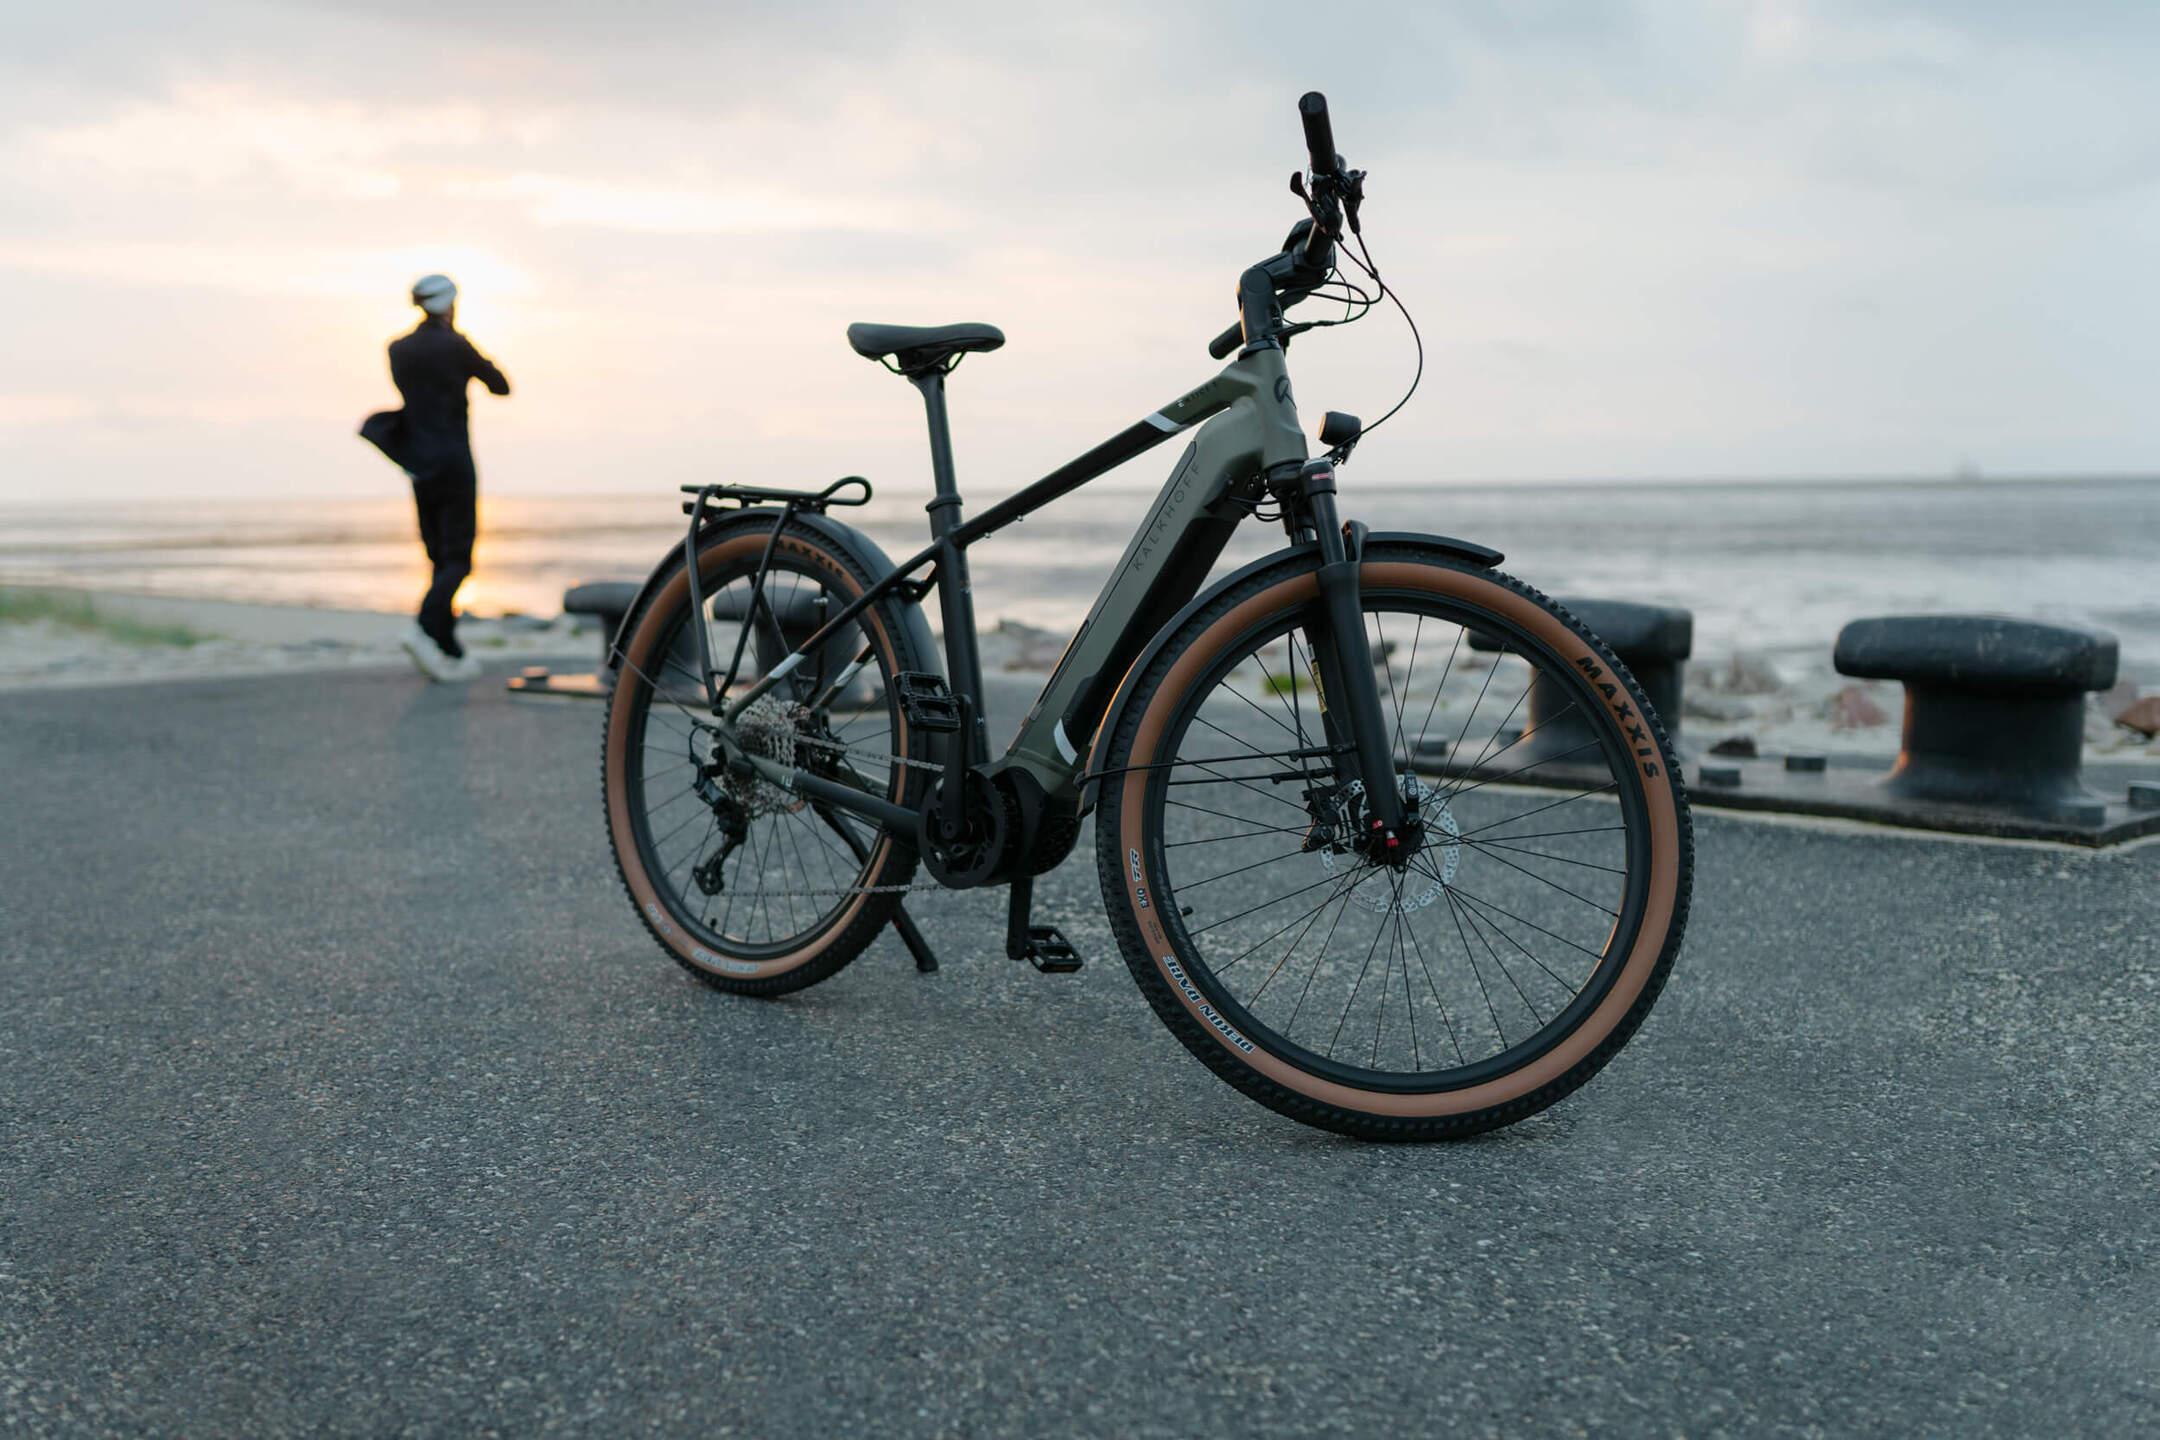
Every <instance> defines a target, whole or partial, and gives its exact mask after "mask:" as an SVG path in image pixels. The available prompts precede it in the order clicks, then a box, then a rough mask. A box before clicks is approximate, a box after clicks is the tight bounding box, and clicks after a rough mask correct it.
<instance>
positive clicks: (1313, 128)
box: [1297, 90, 1342, 175]
mask: <svg viewBox="0 0 2160 1440" xmlns="http://www.w3.org/2000/svg"><path fill="white" fill-rule="evenodd" d="M1297 108H1298V116H1299V118H1300V119H1302V120H1303V121H1304V122H1305V154H1306V157H1307V158H1308V159H1310V160H1311V161H1312V172H1313V174H1315V175H1335V174H1340V173H1341V171H1342V159H1341V157H1340V156H1338V155H1337V154H1336V153H1335V127H1334V126H1333V125H1331V124H1329V123H1328V113H1327V96H1325V95H1322V94H1321V93H1320V92H1319V91H1317V90H1308V91H1306V92H1305V93H1304V94H1303V95H1302V96H1300V97H1299V98H1298V102H1297Z"/></svg>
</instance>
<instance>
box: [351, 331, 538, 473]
mask: <svg viewBox="0 0 2160 1440" xmlns="http://www.w3.org/2000/svg"><path fill="white" fill-rule="evenodd" d="M390 378H391V380H392V381H394V382H396V384H397V388H398V394H400V395H402V396H403V397H404V398H405V408H404V409H402V410H383V411H379V412H378V413H376V414H373V415H370V416H368V417H367V419H366V420H364V421H362V422H361V425H360V436H361V438H362V439H364V440H366V441H367V442H368V443H369V444H371V445H373V446H374V447H375V448H376V449H378V450H380V451H382V452H383V454H385V455H387V456H389V457H390V459H391V460H392V462H394V463H395V464H397V465H398V466H399V467H400V468H402V469H404V470H406V471H408V472H409V473H411V474H412V476H413V477H414V478H415V479H421V480H425V479H428V478H429V477H430V476H431V475H432V474H433V473H434V472H435V471H437V470H439V469H441V468H442V467H443V465H444V464H445V462H447V461H449V460H451V459H453V458H461V457H462V456H463V455H464V454H465V453H467V452H468V451H469V450H470V448H471V443H472V442H471V440H470V438H469V436H468V434H467V431H466V404H465V387H466V386H467V384H469V383H470V382H472V381H474V380H478V381H479V382H480V383H481V384H483V385H485V386H487V388H488V391H489V393H491V394H495V395H508V394H509V393H510V382H509V381H508V380H506V379H505V378H503V373H502V371H500V370H498V369H496V368H495V362H494V361H492V360H490V359H488V358H487V356H485V355H482V354H481V353H480V352H479V351H478V350H477V349H475V348H473V343H472V341H470V340H468V339H466V338H465V337H464V336H463V335H460V334H459V333H458V332H457V331H455V330H453V329H451V328H450V327H449V326H448V325H446V324H443V323H441V322H439V321H435V320H423V321H421V322H420V324H419V325H418V326H417V327H416V328H415V329H414V330H413V332H412V333H411V334H410V335H401V336H399V337H398V338H397V339H395V340H393V341H391V342H390Z"/></svg>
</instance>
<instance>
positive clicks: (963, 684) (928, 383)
mask: <svg viewBox="0 0 2160 1440" xmlns="http://www.w3.org/2000/svg"><path fill="white" fill-rule="evenodd" d="M908 383H909V384H911V385H913V386H914V387H915V388H916V389H917V390H920V391H921V392H922V397H923V410H924V412H925V414H926V415H927V416H928V418H929V421H930V480H931V483H932V484H933V485H934V486H936V488H937V494H936V495H934V496H932V497H931V500H930V503H929V504H927V505H925V506H924V507H923V508H924V509H925V510H927V511H929V512H930V533H931V535H932V536H933V537H934V538H935V539H936V541H937V547H938V560H937V591H938V615H939V618H940V620H941V621H942V623H943V625H944V629H945V669H946V676H947V679H948V680H950V682H951V684H952V687H953V689H954V690H955V691H956V692H957V693H959V694H961V695H964V696H966V697H968V701H969V706H970V715H969V719H970V724H969V730H970V731H971V732H972V733H970V734H969V735H968V737H967V739H968V750H969V754H970V756H971V757H972V759H973V762H974V763H975V764H978V765H979V764H981V763H982V762H983V761H985V760H987V759H989V757H990V742H989V730H988V728H987V727H986V725H985V722H984V717H983V713H982V656H981V655H980V654H979V653H978V652H977V650H976V646H975V592H974V588H973V586H972V585H971V583H970V582H969V580H968V565H967V550H966V549H965V547H963V546H960V545H957V544H955V543H953V541H952V539H951V538H950V537H951V535H952V532H953V531H954V530H956V529H958V528H959V525H960V486H959V482H958V481H957V480H955V479H954V478H953V456H952V426H951V422H950V421H949V420H948V419H947V418H946V415H945V372H944V371H943V370H939V369H931V370H925V371H921V372H919V373H917V374H913V375H910V376H908Z"/></svg>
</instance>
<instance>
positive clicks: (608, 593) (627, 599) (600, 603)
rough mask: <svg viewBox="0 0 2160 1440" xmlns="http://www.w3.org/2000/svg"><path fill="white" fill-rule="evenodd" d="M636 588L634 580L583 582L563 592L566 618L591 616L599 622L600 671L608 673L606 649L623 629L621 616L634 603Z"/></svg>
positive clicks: (608, 656)
mask: <svg viewBox="0 0 2160 1440" xmlns="http://www.w3.org/2000/svg"><path fill="white" fill-rule="evenodd" d="M637 593H638V586H637V582H636V581H634V580H586V581H583V582H581V583H579V584H576V585H573V586H571V587H570V588H569V589H568V590H565V591H564V592H563V597H562V608H563V613H564V614H565V615H593V616H597V617H599V620H600V669H601V672H602V673H603V674H605V673H606V672H607V669H608V661H609V660H610V659H611V658H612V657H611V656H610V655H609V647H610V646H612V645H613V644H614V643H615V632H616V631H617V630H620V629H621V628H622V621H623V616H624V615H626V614H628V613H629V610H630V607H631V606H632V605H634V604H636V603H637Z"/></svg>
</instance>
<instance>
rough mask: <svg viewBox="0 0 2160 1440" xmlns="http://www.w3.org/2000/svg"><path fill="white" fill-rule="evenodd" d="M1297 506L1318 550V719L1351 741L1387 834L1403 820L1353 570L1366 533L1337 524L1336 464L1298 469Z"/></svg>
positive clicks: (1369, 802)
mask: <svg viewBox="0 0 2160 1440" xmlns="http://www.w3.org/2000/svg"><path fill="white" fill-rule="evenodd" d="M1296 484H1297V486H1298V491H1299V500H1300V506H1299V508H1301V509H1302V510H1303V512H1304V513H1305V514H1306V515H1307V516H1309V517H1310V519H1311V522H1312V527H1313V531H1314V535H1315V538H1316V539H1317V540H1318V541H1319V544H1320V573H1319V580H1320V603H1319V605H1318V606H1317V607H1316V609H1317V611H1318V613H1317V614H1316V615H1315V617H1314V621H1313V623H1312V624H1311V625H1310V626H1308V627H1307V631H1306V638H1307V640H1308V641H1309V642H1310V643H1311V645H1312V650H1313V661H1314V664H1315V665H1316V666H1317V667H1318V669H1319V671H1320V675H1319V680H1320V714H1321V719H1322V721H1323V722H1324V723H1325V725H1326V727H1327V733H1328V739H1329V741H1330V742H1331V743H1334V744H1341V743H1342V742H1344V741H1349V742H1350V743H1352V744H1354V745H1355V746H1356V747H1357V749H1356V754H1357V772H1358V778H1359V779H1360V780H1362V781H1363V782H1364V784H1365V813H1366V815H1367V816H1368V817H1369V818H1370V819H1371V820H1372V821H1373V823H1374V824H1376V825H1378V826H1381V827H1384V828H1385V830H1386V832H1387V834H1388V835H1390V836H1392V835H1394V834H1395V833H1396V832H1398V831H1400V830H1401V829H1402V828H1403V822H1404V819H1405V815H1404V810H1403V800H1402V791H1401V789H1400V787H1399V785H1398V783H1397V780H1396V775H1395V745H1394V741H1393V740H1392V739H1391V738H1390V734H1389V730H1388V720H1387V711H1386V709H1385V708H1384V707H1383V705H1382V704H1381V700H1380V683H1379V681H1378V680H1376V679H1375V678H1374V677H1373V666H1372V649H1371V646H1370V645H1368V644H1367V643H1366V639H1365V611H1364V607H1363V604H1362V601H1361V598H1360V591H1359V581H1358V571H1359V566H1360V564H1361V562H1362V561H1363V559H1364V554H1363V552H1364V548H1365V527H1364V526H1363V525H1357V524H1351V525H1345V524H1343V523H1342V520H1341V518H1340V516H1339V515H1338V513H1337V511H1336V508H1335V466H1334V463H1333V462H1332V461H1330V460H1325V459H1323V460H1313V461H1309V462H1307V463H1306V464H1304V465H1303V466H1302V467H1300V469H1299V471H1298V474H1297V477H1296Z"/></svg>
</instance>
